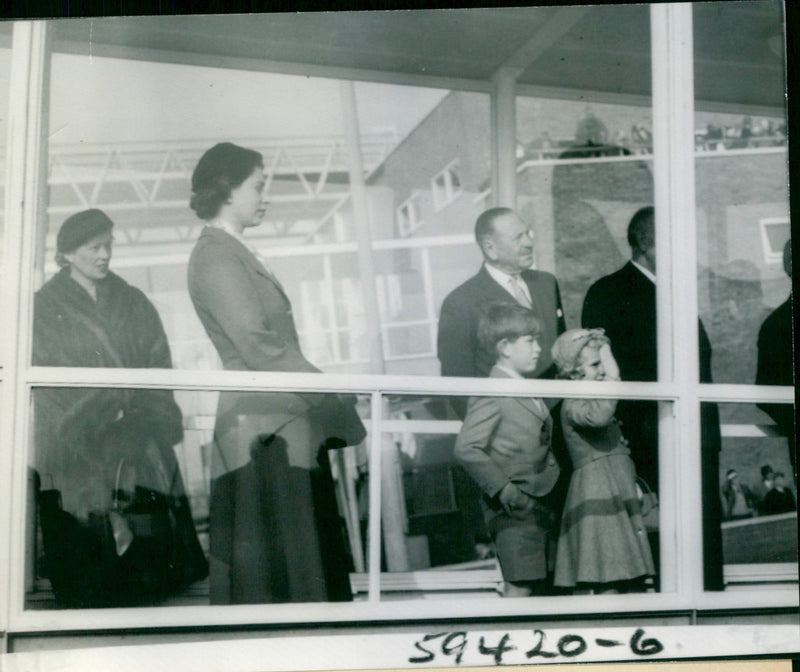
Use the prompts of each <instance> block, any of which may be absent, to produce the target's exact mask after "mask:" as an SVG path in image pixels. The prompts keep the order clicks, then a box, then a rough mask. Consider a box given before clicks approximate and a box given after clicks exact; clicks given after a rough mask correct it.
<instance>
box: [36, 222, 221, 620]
mask: <svg viewBox="0 0 800 672" xmlns="http://www.w3.org/2000/svg"><path fill="white" fill-rule="evenodd" d="M113 226H114V224H113V222H112V221H111V219H109V217H108V216H107V215H106V214H105V213H104V212H102V211H101V210H97V209H92V210H85V211H83V212H79V213H77V214H75V215H72V216H71V217H69V218H67V219H66V220H65V221H64V223H63V224H62V225H61V228H60V229H59V231H58V235H57V238H56V245H57V254H56V261H57V262H58V264H59V266H61V270H60V271H59V272H58V273H56V275H55V276H54V277H52V278H51V279H50V280H48V281H47V282H46V283H45V284H44V286H43V287H42V288H41V289H40V290H39V291H38V292H36V296H35V298H34V315H33V359H32V362H33V364H34V365H35V366H65V367H79V366H88V367H109V368H117V367H122V368H161V369H166V368H171V367H172V360H171V356H170V349H169V345H168V343H167V338H166V335H165V333H164V329H163V327H162V324H161V320H160V318H159V316H158V313H157V312H156V309H155V308H154V307H153V304H152V303H150V301H149V300H148V299H147V298H146V297H145V295H144V294H143V293H142V292H141V291H140V290H138V289H137V288H135V287H132V286H131V285H129V284H128V283H127V282H125V281H124V280H123V279H122V278H120V277H119V276H117V275H116V274H114V273H113V272H112V271H111V270H110V269H109V264H110V261H111V252H112V240H113V236H112V228H113ZM34 412H35V418H36V421H35V425H34V427H35V429H34V445H35V450H36V456H35V467H36V469H37V471H38V473H39V476H40V481H41V488H42V491H41V493H40V498H39V502H40V507H39V519H40V521H41V525H42V534H43V541H44V552H45V562H44V565H45V571H46V572H47V575H48V577H49V579H50V582H51V583H52V585H53V589H54V592H55V595H56V598H57V599H58V600H59V601H60V602H62V603H63V604H65V605H66V606H70V607H101V606H122V605H130V604H147V603H152V602H154V601H156V600H158V599H160V598H162V597H164V596H166V595H168V594H170V593H172V592H176V591H178V590H180V589H182V588H183V587H184V586H186V585H187V584H189V583H191V582H193V581H195V580H198V579H202V578H204V577H205V576H206V574H207V571H208V566H207V563H206V559H205V557H204V555H203V552H202V550H201V548H200V544H199V542H198V539H197V535H196V533H195V528H194V524H193V521H192V515H191V511H190V509H189V503H188V499H187V497H186V495H185V492H184V487H183V482H182V479H181V474H180V471H179V469H178V463H177V460H176V457H175V454H174V452H173V446H174V445H175V444H177V443H178V442H180V441H181V439H182V437H183V426H182V418H181V411H180V409H179V408H178V405H177V404H176V403H175V400H174V399H173V395H172V392H171V391H168V390H157V389H119V388H112V389H95V388H87V387H81V388H63V387H62V388H56V387H39V388H37V389H36V390H35V392H34ZM159 507H160V512H159V511H156V509H158V508H159ZM131 512H134V513H135V514H136V516H138V518H135V519H136V520H138V521H139V522H141V523H142V524H141V525H138V526H137V525H134V523H133V522H132V521H134V518H131V517H130V516H129V515H128V514H130V513H131ZM159 516H161V517H159ZM159 523H163V525H161V526H159ZM148 526H149V527H148ZM165 526H166V527H165ZM166 530H171V532H167V531H166Z"/></svg>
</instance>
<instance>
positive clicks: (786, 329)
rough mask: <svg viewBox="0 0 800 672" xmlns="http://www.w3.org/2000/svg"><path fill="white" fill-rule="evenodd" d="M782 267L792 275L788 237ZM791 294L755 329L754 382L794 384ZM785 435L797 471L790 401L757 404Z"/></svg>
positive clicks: (792, 413) (793, 467)
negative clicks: (756, 356) (756, 346)
mask: <svg viewBox="0 0 800 672" xmlns="http://www.w3.org/2000/svg"><path fill="white" fill-rule="evenodd" d="M783 269H784V271H786V275H788V276H789V277H790V278H791V277H792V241H791V240H788V241H787V242H786V245H784V248H783ZM792 333H793V332H792V294H791V292H790V293H789V296H788V297H787V299H786V301H784V302H783V303H782V304H781V305H780V306H778V307H777V308H776V309H775V310H774V311H772V313H770V314H769V315H768V316H767V319H765V320H764V322H763V324H762V325H761V329H760V330H759V332H758V368H757V370H756V384H757V385H794V341H793V339H792ZM758 407H759V408H760V409H761V410H763V411H764V412H766V413H767V414H768V415H769V416H770V417H771V418H772V419H773V420H774V421H775V424H777V425H778V429H779V430H780V432H781V433H782V434H783V435H784V436H786V440H787V445H788V447H789V459H790V460H791V464H792V471H793V472H795V475H796V474H797V447H796V446H795V443H794V437H795V431H794V407H793V406H792V404H758Z"/></svg>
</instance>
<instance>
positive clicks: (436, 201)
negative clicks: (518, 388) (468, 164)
mask: <svg viewBox="0 0 800 672" xmlns="http://www.w3.org/2000/svg"><path fill="white" fill-rule="evenodd" d="M440 182H441V184H440ZM462 192H463V187H462V180H461V175H460V173H459V160H458V159H453V160H452V161H451V162H450V163H448V164H447V165H446V166H445V167H444V168H442V169H441V170H440V171H439V172H438V173H436V175H434V176H433V178H432V179H431V193H432V194H433V209H434V211H435V212H441V211H442V210H444V209H445V208H446V207H447V206H448V205H450V204H451V203H452V202H453V201H455V200H456V199H457V198H458V197H459V196H460V195H461V194H462Z"/></svg>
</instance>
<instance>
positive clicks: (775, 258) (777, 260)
mask: <svg viewBox="0 0 800 672" xmlns="http://www.w3.org/2000/svg"><path fill="white" fill-rule="evenodd" d="M774 225H780V226H784V225H785V226H787V227H788V228H789V232H790V234H791V223H790V222H789V217H788V216H786V217H762V218H761V219H759V220H758V227H759V229H760V231H761V245H762V247H763V248H764V261H765V262H767V263H768V264H781V263H783V248H781V249H780V250H774V249H773V248H772V243H771V242H770V239H769V234H768V233H767V229H768V228H769V227H770V226H774Z"/></svg>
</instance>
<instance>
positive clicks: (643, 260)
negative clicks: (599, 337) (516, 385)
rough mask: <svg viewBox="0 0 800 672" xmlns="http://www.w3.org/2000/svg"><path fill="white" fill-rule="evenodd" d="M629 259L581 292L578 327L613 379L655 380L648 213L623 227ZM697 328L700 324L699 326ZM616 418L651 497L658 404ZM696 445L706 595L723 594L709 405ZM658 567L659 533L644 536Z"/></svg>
mask: <svg viewBox="0 0 800 672" xmlns="http://www.w3.org/2000/svg"><path fill="white" fill-rule="evenodd" d="M628 243H629V244H630V246H631V260H630V261H629V262H628V263H627V264H625V265H624V266H623V267H622V268H621V269H619V270H618V271H616V272H615V273H612V274H611V275H607V276H605V277H603V278H600V279H599V280H598V281H597V282H595V283H594V284H593V285H592V286H591V287H590V288H589V291H588V292H587V294H586V298H585V300H584V303H583V313H582V316H581V323H582V325H583V327H585V328H596V327H602V328H604V329H605V330H606V335H607V336H608V337H609V338H610V339H611V348H612V350H613V352H614V356H615V357H616V359H617V362H618V363H619V369H620V378H621V379H622V380H631V381H646V382H647V381H655V380H657V376H658V357H657V351H656V285H655V280H656V275H655V274H656V237H655V209H654V208H653V207H652V206H647V207H644V208H640V209H639V210H638V211H637V212H636V213H635V214H634V215H633V217H632V218H631V221H630V223H629V225H628ZM698 322H699V321H698ZM698 327H699V350H700V371H699V379H700V382H701V383H710V382H711V342H710V341H709V339H708V335H707V334H706V331H705V329H704V328H703V323H702V322H699V324H698ZM616 415H617V419H618V420H619V421H620V422H621V424H622V432H623V434H624V435H625V437H626V438H627V439H628V442H629V444H630V450H631V458H632V459H633V461H634V464H635V465H636V472H637V474H638V475H639V476H641V477H642V478H644V479H645V480H646V481H647V483H648V484H649V485H650V486H651V487H652V488H653V490H654V491H655V492H657V491H658V478H659V475H658V403H657V402H654V401H624V400H623V401H620V402H619V404H618V406H617V413H616ZM700 415H701V421H700V437H698V438H699V440H700V447H701V451H702V476H701V478H702V483H703V556H704V574H705V585H706V589H707V590H722V588H723V584H722V535H721V531H720V522H721V520H722V506H721V502H720V498H719V495H718V490H719V451H720V448H721V437H720V427H719V409H718V408H717V405H716V404H713V403H702V404H701V405H700ZM650 545H651V548H652V550H653V556H654V559H655V560H656V563H658V548H659V547H658V535H657V534H653V535H650Z"/></svg>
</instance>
